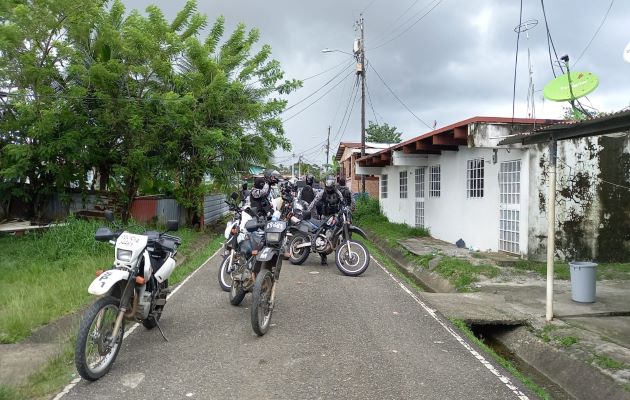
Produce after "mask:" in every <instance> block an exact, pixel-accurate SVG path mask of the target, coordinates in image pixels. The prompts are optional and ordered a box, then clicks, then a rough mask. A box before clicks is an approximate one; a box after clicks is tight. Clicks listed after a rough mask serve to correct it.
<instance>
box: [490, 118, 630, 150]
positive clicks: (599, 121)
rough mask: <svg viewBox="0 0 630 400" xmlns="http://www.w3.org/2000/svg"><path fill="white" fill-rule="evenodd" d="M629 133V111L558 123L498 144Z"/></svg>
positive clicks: (524, 143)
mask: <svg viewBox="0 0 630 400" xmlns="http://www.w3.org/2000/svg"><path fill="white" fill-rule="evenodd" d="M626 131H630V110H624V111H620V112H617V113H614V114H607V115H603V116H601V117H595V118H591V119H588V120H585V121H578V122H569V121H566V122H560V123H558V124H554V125H549V126H546V127H544V128H540V129H537V130H535V131H533V132H530V133H528V134H523V135H514V136H510V137H508V138H506V139H503V140H502V141H501V142H499V145H508V144H518V143H520V144H523V145H528V144H537V143H546V142H549V141H551V140H567V139H578V138H583V137H588V136H600V135H607V134H611V133H618V132H626Z"/></svg>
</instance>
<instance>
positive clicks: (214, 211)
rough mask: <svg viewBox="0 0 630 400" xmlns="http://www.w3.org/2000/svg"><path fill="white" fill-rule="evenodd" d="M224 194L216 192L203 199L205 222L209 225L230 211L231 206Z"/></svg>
mask: <svg viewBox="0 0 630 400" xmlns="http://www.w3.org/2000/svg"><path fill="white" fill-rule="evenodd" d="M225 200H226V197H225V195H224V194H214V195H209V196H205V197H204V201H203V224H204V225H208V224H211V223H212V222H214V221H216V220H218V219H219V218H221V217H222V216H224V215H225V214H227V213H228V211H230V207H229V206H228V205H227V204H226V203H225Z"/></svg>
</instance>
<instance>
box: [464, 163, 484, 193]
mask: <svg viewBox="0 0 630 400" xmlns="http://www.w3.org/2000/svg"><path fill="white" fill-rule="evenodd" d="M466 176H467V177H468V179H467V180H466V196H467V197H468V198H472V197H483V183H484V161H483V158H475V159H472V160H468V168H467V170H466Z"/></svg>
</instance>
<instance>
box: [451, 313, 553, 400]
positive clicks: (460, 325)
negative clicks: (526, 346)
mask: <svg viewBox="0 0 630 400" xmlns="http://www.w3.org/2000/svg"><path fill="white" fill-rule="evenodd" d="M451 322H452V323H453V324H454V325H455V326H456V327H457V329H459V330H460V331H461V332H462V333H463V334H464V336H466V337H467V338H468V340H470V341H471V342H473V343H475V344H476V345H477V346H478V347H480V348H481V349H482V350H483V351H484V352H485V353H487V354H489V355H490V356H491V357H492V358H494V359H495V360H496V361H497V362H498V363H499V364H501V366H502V367H503V368H505V369H506V370H507V371H508V372H509V373H510V374H512V375H513V376H514V377H515V378H516V379H518V380H519V381H521V382H522V383H523V385H525V387H527V388H528V389H529V390H531V391H532V392H534V393H535V394H536V395H537V396H538V397H540V398H541V399H545V400H549V399H551V396H550V395H549V393H548V392H547V391H546V390H545V389H543V388H542V387H540V386H538V385H537V384H536V383H534V382H533V381H532V380H531V379H529V378H528V377H526V376H525V375H523V373H521V372H520V371H519V370H518V369H516V367H514V365H512V363H511V362H510V361H508V360H506V359H505V358H503V357H501V356H500V355H498V354H497V353H496V352H495V351H494V350H492V349H491V348H490V347H488V346H487V345H486V344H485V343H484V342H483V341H481V340H480V339H479V338H477V337H476V336H475V334H474V333H473V332H472V331H471V330H470V328H469V327H468V325H467V324H466V323H465V322H464V321H462V320H459V319H454V320H451Z"/></svg>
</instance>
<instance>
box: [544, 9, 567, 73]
mask: <svg viewBox="0 0 630 400" xmlns="http://www.w3.org/2000/svg"><path fill="white" fill-rule="evenodd" d="M540 5H541V7H542V12H543V18H544V20H545V30H546V31H547V50H548V52H549V63H550V64H551V72H553V76H554V78H555V77H556V70H555V69H554V68H553V61H552V58H551V49H552V48H553V54H554V55H555V56H556V62H557V63H558V66H559V67H560V71H562V73H563V74H564V68H563V67H562V64H560V60H559V59H558V53H557V52H556V45H555V44H554V43H553V38H552V37H551V31H550V30H549V23H548V22H547V12H546V11H545V1H544V0H540Z"/></svg>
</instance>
